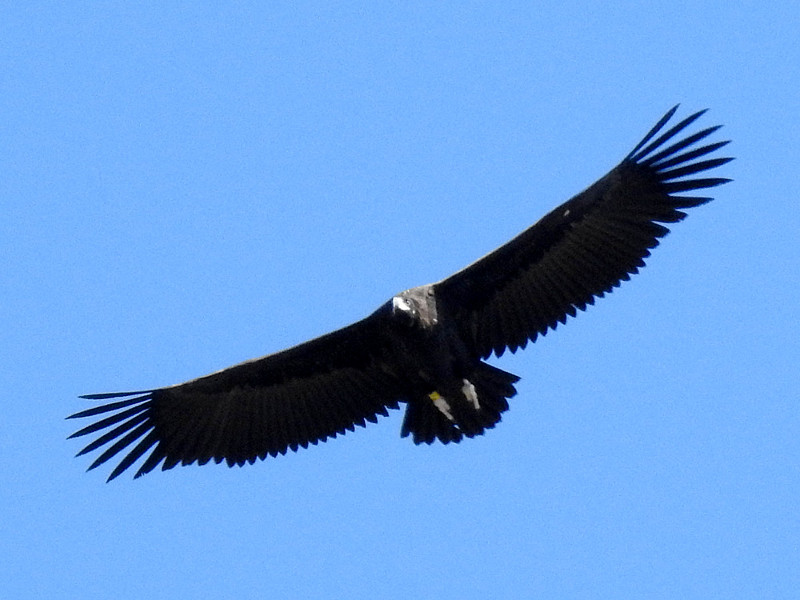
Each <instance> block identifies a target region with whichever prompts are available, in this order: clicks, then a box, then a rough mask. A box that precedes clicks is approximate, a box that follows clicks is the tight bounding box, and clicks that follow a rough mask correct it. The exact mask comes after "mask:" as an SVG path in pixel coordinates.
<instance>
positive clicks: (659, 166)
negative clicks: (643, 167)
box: [647, 140, 730, 171]
mask: <svg viewBox="0 0 800 600" xmlns="http://www.w3.org/2000/svg"><path fill="white" fill-rule="evenodd" d="M728 144H730V140H725V141H723V142H717V143H715V144H708V145H707V146H702V147H700V148H696V149H694V150H690V151H688V152H684V153H683V154H678V155H677V156H673V157H672V158H670V159H669V160H664V161H659V162H657V163H653V164H648V165H647V166H649V167H651V168H653V169H656V170H658V171H664V170H666V169H669V168H670V167H673V166H675V165H679V164H681V163H685V162H689V161H690V160H694V159H695V158H700V157H701V156H705V155H706V154H710V153H712V152H714V151H715V150H719V149H720V148H722V147H723V146H727V145H728Z"/></svg>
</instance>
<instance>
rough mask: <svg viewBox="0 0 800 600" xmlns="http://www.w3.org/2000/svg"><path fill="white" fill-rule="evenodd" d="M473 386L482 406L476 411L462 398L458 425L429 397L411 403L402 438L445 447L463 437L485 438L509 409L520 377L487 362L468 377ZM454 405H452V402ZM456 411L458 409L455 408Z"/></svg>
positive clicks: (480, 364)
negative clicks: (436, 441) (439, 443)
mask: <svg viewBox="0 0 800 600" xmlns="http://www.w3.org/2000/svg"><path fill="white" fill-rule="evenodd" d="M469 381H470V383H471V384H472V385H473V386H474V387H475V393H476V394H477V397H478V402H479V403H480V409H479V410H477V411H475V410H474V409H472V407H471V405H469V403H468V401H466V400H464V399H461V403H462V404H464V405H465V407H464V408H463V409H462V410H460V411H458V414H457V419H458V417H461V421H462V422H460V423H459V424H458V425H455V424H454V423H453V422H452V421H450V420H449V419H448V418H447V417H446V416H445V415H444V414H442V412H441V411H440V410H439V409H438V408H437V407H436V406H435V404H434V403H433V401H431V400H430V399H429V398H427V397H423V398H417V399H414V400H413V401H410V402H409V403H408V407H407V408H406V414H405V417H404V418H403V427H402V429H401V430H400V435H401V436H402V437H407V436H409V435H412V438H413V440H414V443H415V444H432V443H433V442H434V441H435V440H437V439H438V440H439V441H440V442H442V443H443V444H449V443H450V442H454V443H458V442H460V441H461V440H462V439H463V438H465V437H468V438H472V437H475V436H478V435H483V434H484V433H485V431H486V430H487V429H492V428H493V427H494V426H495V425H497V423H499V422H500V419H501V418H502V413H504V412H505V411H507V410H508V408H509V407H508V399H509V398H512V397H513V396H515V395H516V393H517V390H516V389H515V388H514V384H515V383H516V382H517V381H519V377H517V376H516V375H514V374H513V373H508V372H506V371H503V370H502V369H498V368H497V367H493V366H492V365H489V364H487V363H483V362H481V363H479V364H478V367H477V368H476V370H475V371H474V372H473V373H472V374H471V375H470V376H469ZM451 404H452V403H451ZM452 408H453V410H454V412H456V411H455V409H456V407H455V406H453V407H452Z"/></svg>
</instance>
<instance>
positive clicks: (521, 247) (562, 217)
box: [69, 107, 731, 480]
mask: <svg viewBox="0 0 800 600" xmlns="http://www.w3.org/2000/svg"><path fill="white" fill-rule="evenodd" d="M676 108H677V107H675V108H673V109H672V110H670V111H669V112H668V113H667V114H666V115H665V116H664V117H663V118H662V119H661V120H660V121H659V122H658V123H657V124H656V126H655V127H653V129H652V130H651V131H650V132H649V133H648V134H647V135H646V136H645V138H644V139H643V140H642V141H641V142H639V144H637V146H636V147H635V148H634V149H633V150H632V151H631V153H630V154H628V156H626V157H625V159H624V160H623V161H622V162H621V163H620V164H619V165H618V166H617V167H615V168H614V169H613V170H612V171H611V172H609V173H608V174H607V175H606V176H605V177H603V178H602V179H600V180H599V181H597V182H596V183H594V184H593V185H592V186H591V187H589V188H588V189H586V190H585V191H583V192H581V193H580V194H578V195H577V196H575V197H574V198H572V199H571V200H569V201H568V202H566V203H564V204H562V205H561V206H559V207H558V208H556V209H555V210H553V211H552V212H550V213H548V214H547V215H545V216H544V217H543V218H542V219H541V220H540V221H539V222H537V223H536V224H535V225H533V226H532V227H530V228H528V229H527V230H525V231H523V232H522V233H521V234H520V235H518V236H517V237H515V238H514V239H513V240H511V241H510V242H508V243H507V244H505V245H503V246H501V247H500V248H498V249H497V250H495V251H493V252H491V253H490V254H488V255H486V256H484V257H483V258H481V259H480V260H478V261H477V262H475V263H473V264H472V265H470V266H468V267H466V268H465V269H463V270H461V271H459V272H458V273H455V274H454V275H451V276H450V277H448V278H447V279H444V280H442V281H440V282H438V283H434V284H430V285H425V286H421V287H417V288H412V289H410V290H406V291H405V292H402V293H400V294H398V295H397V296H395V297H393V298H392V299H391V300H389V301H388V302H386V303H385V304H384V305H383V306H381V307H380V308H378V310H376V311H375V312H374V313H373V314H372V315H370V316H368V317H367V318H365V319H363V320H361V321H358V322H356V323H354V324H352V325H349V326H347V327H345V328H343V329H339V330H338V331H334V332H332V333H329V334H327V335H324V336H322V337H320V338H317V339H314V340H311V341H309V342H306V343H304V344H301V345H299V346H295V347H293V348H289V349H288V350H284V351H282V352H277V353H275V354H270V355H268V356H265V357H263V358H258V359H255V360H251V361H248V362H245V363H242V364H239V365H236V366H234V367H230V368H228V369H225V370H223V371H219V372H217V373H214V374H212V375H207V376H205V377H201V378H199V379H194V380H192V381H188V382H186V383H182V384H180V385H175V386H171V387H165V388H159V389H154V390H144V391H139V392H116V393H109V394H90V395H88V396H83V398H88V399H90V400H111V402H109V403H106V404H102V405H100V406H96V407H94V408H90V409H88V410H84V411H81V412H79V413H77V414H74V415H72V416H71V417H69V418H86V417H98V419H97V420H96V421H93V422H92V423H91V424H89V425H88V426H86V427H84V428H83V429H81V430H80V431H78V432H76V433H75V434H73V435H72V436H71V437H78V436H83V435H87V434H94V433H98V434H100V435H99V437H97V438H96V439H95V440H94V441H92V442H91V443H90V444H89V445H88V446H86V447H85V448H83V450H81V451H80V453H79V454H85V453H87V452H92V451H95V450H101V449H102V451H101V453H100V455H99V456H98V457H97V459H96V460H95V461H94V462H93V463H92V464H91V466H90V467H89V468H90V469H93V468H95V467H97V466H98V465H100V464H103V463H104V462H106V461H107V460H109V459H110V458H112V457H114V456H116V455H118V454H120V453H122V460H121V461H120V462H119V464H118V465H117V466H116V467H115V468H114V470H113V471H112V472H111V475H110V476H109V480H111V479H113V478H114V477H116V476H117V475H119V474H120V473H122V472H123V471H124V470H126V469H127V468H128V467H130V466H131V465H133V464H134V463H135V462H136V461H138V460H140V459H143V460H142V462H141V464H140V465H139V467H138V470H137V471H136V476H137V477H138V476H140V475H143V474H144V473H148V472H149V471H152V470H153V469H154V468H155V467H157V466H158V465H159V464H161V468H162V469H164V470H166V469H171V468H172V467H174V466H175V465H177V464H183V465H188V464H191V463H194V462H197V463H199V464H205V463H207V462H209V461H211V460H213V461H215V462H217V463H219V462H222V461H223V460H224V461H226V462H227V463H228V465H243V464H244V463H248V462H249V463H253V462H255V460H256V459H259V458H260V459H264V458H266V456H267V455H270V456H276V455H278V454H285V453H286V451H287V450H289V449H291V450H297V449H298V448H299V447H303V448H305V447H307V446H308V444H316V443H317V442H319V441H325V440H326V439H328V438H329V437H336V435H337V434H340V433H345V431H346V430H348V429H349V430H353V429H354V428H355V426H356V425H360V426H364V425H365V424H366V422H367V421H372V422H375V421H377V418H378V416H379V415H386V414H387V409H389V408H398V405H399V403H401V402H404V403H406V405H407V408H406V413H405V418H404V421H403V426H402V435H403V436H408V435H411V436H412V437H413V440H414V442H415V443H417V444H419V443H422V442H425V443H428V444H430V443H432V442H433V441H434V440H435V439H439V440H440V441H442V442H444V443H448V442H458V441H460V440H461V439H462V438H463V437H465V436H466V437H473V436H476V435H480V434H482V433H483V432H484V431H485V430H486V429H489V428H492V427H494V426H495V424H496V423H497V422H498V421H500V416H501V414H502V413H503V412H505V411H506V410H507V409H508V398H511V397H512V396H514V394H515V393H516V390H515V389H514V383H516V382H517V381H518V380H519V378H518V377H517V376H515V375H512V374H511V373H507V372H505V371H502V370H500V369H498V368H496V367H493V366H491V365H488V364H487V363H485V362H483V359H486V358H488V357H489V355H490V354H492V353H494V354H496V355H497V356H500V355H502V354H503V352H504V351H505V349H506V348H508V349H509V350H511V351H512V352H514V351H516V350H517V349H518V348H524V347H525V345H526V344H527V343H528V341H534V340H535V339H536V337H537V336H538V335H544V334H545V333H547V331H548V329H555V327H556V325H557V324H558V323H559V322H561V323H564V322H566V319H567V317H568V316H575V314H576V313H577V311H578V310H584V309H585V308H586V307H587V305H589V304H593V303H594V300H595V298H599V297H602V296H603V295H604V294H605V293H607V292H610V291H612V289H613V288H614V287H616V286H618V285H619V284H620V282H621V281H625V280H627V279H629V278H630V276H631V275H632V274H633V273H636V272H637V271H638V270H639V268H641V267H643V266H644V264H645V263H644V259H645V258H646V257H647V256H649V255H650V249H652V248H654V247H655V246H657V245H658V243H659V238H661V237H663V236H665V235H666V234H667V233H668V231H669V230H668V229H667V228H666V227H665V226H664V225H662V223H676V222H678V221H680V220H681V219H683V218H684V217H685V216H686V215H685V213H684V212H683V210H684V209H687V208H692V207H695V206H699V205H700V204H704V203H705V202H708V201H709V200H710V198H707V197H700V196H683V195H678V194H682V193H684V192H692V191H694V190H699V189H703V188H710V187H714V186H716V185H719V184H722V183H725V182H727V181H728V180H727V179H722V178H716V177H714V178H704V177H698V174H700V173H702V172H704V171H708V170H710V169H714V168H716V167H719V166H720V165H723V164H725V163H727V162H728V161H729V160H731V159H730V158H708V156H709V155H711V154H713V153H714V152H715V151H717V150H718V149H719V148H721V147H722V146H724V145H725V144H726V143H727V142H716V143H711V144H708V145H704V146H697V144H698V142H700V141H701V140H703V139H705V138H706V137H708V136H709V135H710V134H712V133H714V132H715V131H716V130H717V129H718V127H710V128H708V129H703V130H702V131H699V132H697V133H694V134H692V135H690V136H688V137H685V138H683V139H677V135H678V134H679V133H680V132H682V131H683V130H684V129H686V128H687V127H688V126H689V125H690V124H692V123H693V122H694V121H695V120H696V119H697V118H698V117H700V115H702V114H703V112H705V111H702V112H698V113H695V114H693V115H691V116H690V117H688V118H686V119H684V120H683V121H681V122H679V123H677V124H676V125H674V126H673V127H672V128H670V129H668V130H666V131H664V132H663V133H662V130H663V129H664V128H665V126H666V124H667V122H668V121H669V120H670V119H671V118H672V116H673V114H674V113H675V110H676Z"/></svg>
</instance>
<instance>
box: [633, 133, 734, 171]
mask: <svg viewBox="0 0 800 600" xmlns="http://www.w3.org/2000/svg"><path fill="white" fill-rule="evenodd" d="M720 127H722V125H715V126H714V127H708V128H707V129H703V130H701V131H698V132H697V133H694V134H692V135H690V136H689V137H686V138H684V139H682V140H679V141H677V142H675V143H674V144H672V145H671V146H668V147H667V148H665V149H663V150H661V151H660V152H657V153H655V154H653V155H652V156H647V155H646V154H643V155H641V156H640V157H639V158H638V160H636V161H635V162H637V163H638V164H640V165H642V166H646V167H654V166H655V164H656V163H657V162H658V161H660V160H661V159H663V158H666V157H667V156H672V155H673V154H675V153H676V152H680V151H681V150H683V149H684V148H687V147H689V146H692V145H694V144H695V143H697V142H699V141H700V140H702V139H705V138H707V137H708V136H709V135H711V134H712V133H714V132H715V131H717V129H719V128H720ZM654 150H655V148H654ZM645 157H646V158H645Z"/></svg>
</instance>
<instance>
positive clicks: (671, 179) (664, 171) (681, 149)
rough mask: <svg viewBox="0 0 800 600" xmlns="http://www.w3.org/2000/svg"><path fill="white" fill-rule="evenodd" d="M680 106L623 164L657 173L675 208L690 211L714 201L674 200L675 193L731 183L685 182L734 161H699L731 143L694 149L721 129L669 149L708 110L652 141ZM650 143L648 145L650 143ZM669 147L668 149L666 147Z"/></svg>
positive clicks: (724, 180) (712, 180)
mask: <svg viewBox="0 0 800 600" xmlns="http://www.w3.org/2000/svg"><path fill="white" fill-rule="evenodd" d="M677 108H678V106H677V105H676V106H674V107H673V108H672V109H670V110H669V111H668V112H667V114H666V115H664V116H663V117H662V118H661V120H660V121H659V122H658V123H656V125H655V126H654V127H653V129H651V130H650V131H649V132H648V134H647V135H646V136H645V137H644V138H643V139H642V141H640V142H639V143H638V144H637V145H636V147H635V148H634V149H633V150H631V152H630V153H629V154H628V156H626V157H625V160H624V161H623V164H625V163H635V164H637V165H639V166H642V167H646V168H648V169H650V170H652V172H654V173H655V174H656V175H657V176H658V178H659V180H660V182H661V183H662V185H663V189H664V191H665V192H667V193H668V194H669V195H670V198H671V200H672V201H673V203H672V204H673V206H674V207H675V208H691V207H693V206H698V205H700V204H704V203H706V202H708V201H709V200H711V198H706V197H682V196H675V195H674V194H676V193H681V192H686V191H690V190H696V189H704V188H710V187H715V186H718V185H721V184H723V183H727V182H729V181H730V179H728V178H725V177H706V178H697V179H684V178H686V177H689V176H691V175H695V174H697V173H700V172H703V171H708V170H711V169H715V168H717V167H719V166H722V165H724V164H726V163H728V162H730V161H732V160H733V158H732V157H721V158H711V159H706V160H697V159H699V158H701V157H703V156H706V155H708V154H711V153H712V152H715V151H716V150H719V149H720V148H722V147H723V146H725V145H727V144H728V143H729V142H730V140H725V141H722V142H714V143H712V144H707V145H705V146H700V147H697V148H692V147H693V146H695V144H697V143H698V142H700V141H701V140H704V139H705V138H707V137H708V136H709V135H711V134H712V133H714V132H716V131H717V130H719V129H720V127H722V126H721V125H716V126H714V127H707V128H706V129H703V130H701V131H698V132H697V133H694V134H692V135H690V136H687V137H685V138H683V139H679V140H677V141H674V142H673V143H671V144H670V145H667V144H668V143H669V142H671V141H673V140H674V138H675V137H676V136H677V135H678V134H679V133H680V132H682V131H683V130H684V129H686V128H687V127H688V126H689V125H691V124H692V123H694V122H695V121H696V120H697V119H699V118H700V117H701V116H702V115H703V114H705V113H706V111H707V109H705V110H701V111H698V112H696V113H694V114H692V115H689V116H688V117H686V118H685V119H683V120H682V121H680V122H679V123H677V124H676V125H674V126H673V127H671V128H670V129H668V130H667V131H665V132H664V133H662V134H661V135H660V136H658V137H657V138H656V139H654V140H653V141H650V140H652V139H653V137H655V136H656V135H657V134H658V133H659V132H660V131H661V129H662V128H663V127H664V126H665V125H666V124H667V123H668V122H669V120H670V119H671V118H672V116H673V115H674V114H675V111H676V110H677ZM648 142H649V143H648ZM665 146H666V147H665Z"/></svg>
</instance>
